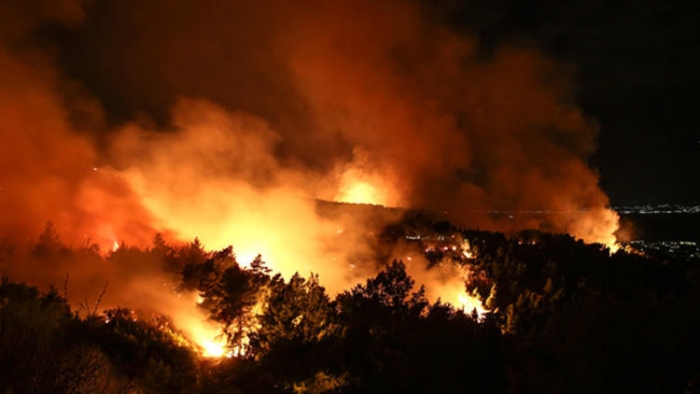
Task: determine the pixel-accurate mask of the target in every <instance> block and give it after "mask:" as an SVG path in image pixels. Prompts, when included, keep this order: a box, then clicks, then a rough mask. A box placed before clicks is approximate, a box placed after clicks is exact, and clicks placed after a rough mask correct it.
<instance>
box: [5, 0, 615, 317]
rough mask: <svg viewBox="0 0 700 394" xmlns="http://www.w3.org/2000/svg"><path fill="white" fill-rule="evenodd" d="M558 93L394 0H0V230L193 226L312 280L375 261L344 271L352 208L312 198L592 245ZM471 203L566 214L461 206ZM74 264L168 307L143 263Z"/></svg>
mask: <svg viewBox="0 0 700 394" xmlns="http://www.w3.org/2000/svg"><path fill="white" fill-rule="evenodd" d="M56 24H63V25H67V26H69V28H67V27H66V28H57V27H56ZM48 25H51V26H53V27H54V28H56V29H59V30H60V31H61V32H62V34H63V36H62V37H63V38H61V40H57V42H56V43H52V42H51V39H50V37H49V38H47V37H46V36H41V35H40V34H39V33H38V32H37V28H39V27H44V26H48ZM35 38H36V40H35ZM38 38H41V39H38ZM47 41H49V43H48V44H47ZM53 44H55V47H53V48H52V49H51V50H46V47H47V46H51V45H53ZM52 54H60V55H61V56H52ZM88 92H89V93H88ZM572 97H573V87H572V86H571V85H570V83H569V80H568V78H567V76H566V75H564V74H563V73H562V72H561V67H560V65H558V64H556V63H555V62H553V61H551V60H549V59H547V58H545V57H543V56H542V55H540V54H538V53H537V52H535V51H533V50H530V49H527V48H516V47H502V48H496V49H495V50H494V51H493V53H490V54H489V55H488V56H484V54H482V53H480V51H479V42H478V40H476V39H475V38H473V37H468V36H464V35H461V34H457V33H455V32H453V31H451V30H449V29H448V28H446V27H444V26H443V25H441V24H440V23H439V22H438V21H435V20H432V19H430V18H429V17H427V16H425V14H424V13H423V12H422V10H421V7H420V6H419V5H418V4H417V3H414V2H411V1H403V0H402V1H398V0H397V1H393V0H387V1H354V0H353V1H350V0H347V1H332V2H329V1H309V2H303V3H301V4H297V3H291V2H285V1H260V2H249V1H228V0H227V1H224V0H209V1H203V2H191V1H184V0H175V1H168V2H166V3H165V5H164V4H162V3H156V2H145V1H144V2H123V1H119V0H101V1H96V2H90V3H89V4H87V5H86V6H84V7H83V4H82V2H80V1H60V0H51V1H49V0H47V1H37V2H20V1H14V2H13V1H10V2H3V3H2V4H1V5H0V166H1V168H2V169H3V170H2V173H1V174H0V210H1V211H0V212H1V213H2V215H1V219H0V231H1V232H2V236H3V237H10V238H15V239H16V240H21V241H25V240H27V239H28V238H31V237H36V235H37V234H38V233H39V232H40V231H41V228H42V227H43V225H44V223H46V222H47V221H49V220H51V221H53V222H54V224H55V225H56V228H57V230H58V231H59V233H60V235H61V237H62V239H63V240H64V241H66V242H68V243H70V244H73V245H80V244H87V243H92V242H95V243H97V244H98V245H100V246H101V247H102V248H103V250H105V249H108V248H112V247H113V245H114V243H115V242H117V243H120V242H121V241H126V242H127V244H136V245H146V244H148V243H149V242H150V240H151V239H152V237H153V234H154V233H155V232H156V231H160V232H165V233H166V234H168V238H169V239H170V238H174V239H177V240H182V241H190V240H192V239H193V238H194V237H199V238H200V239H201V240H202V242H203V243H204V245H205V246H206V247H208V248H220V247H223V246H226V245H228V244H233V245H234V251H235V252H236V253H237V254H238V257H239V259H240V260H241V262H242V263H247V262H249V261H250V260H251V259H252V258H253V257H254V256H255V255H256V254H258V253H261V254H262V255H263V258H264V259H265V260H266V261H268V262H269V263H270V265H271V266H272V267H273V268H274V269H276V270H278V271H281V272H282V273H283V274H285V275H290V274H291V273H293V272H295V271H300V272H301V273H302V274H306V273H308V272H310V271H313V272H317V273H319V274H320V278H321V281H322V283H323V284H324V285H325V286H326V287H328V288H329V289H330V290H331V292H337V291H341V290H342V289H344V288H347V286H349V285H351V284H353V283H356V282H357V281H358V280H360V278H362V277H364V276H365V275H371V274H373V273H374V272H375V271H374V268H375V267H372V268H366V267H363V266H362V265H361V264H354V262H356V261H362V260H363V259H362V258H358V257H357V256H369V255H371V251H370V250H369V248H370V247H369V246H368V245H366V243H365V242H363V241H362V239H363V235H365V232H366V229H365V228H364V226H363V225H364V222H365V219H366V218H364V217H349V216H347V215H346V216H343V217H341V218H340V219H331V218H327V217H319V215H317V213H316V209H317V208H316V204H315V202H314V199H324V200H339V201H348V202H365V203H378V204H384V205H390V206H400V207H406V208H411V207H416V208H428V209H431V210H435V211H437V212H443V211H447V212H448V214H449V215H450V216H449V218H450V219H451V220H454V221H456V222H458V223H459V224H463V225H468V226H479V227H480V228H482V229H494V230H501V231H515V230H519V229H523V228H540V229H543V230H547V231H553V232H567V233H570V234H572V235H574V236H576V237H578V238H582V239H584V240H586V241H590V242H604V243H607V244H611V243H612V242H614V240H615V238H614V236H613V233H614V231H615V230H616V228H617V216H616V215H615V213H614V212H613V211H611V210H610V209H608V208H607V205H608V199H607V197H606V195H605V194H604V193H603V191H602V190H601V189H600V187H599V186H598V178H599V177H598V174H597V173H596V172H595V171H594V170H592V169H591V168H590V167H589V166H588V165H587V164H586V159H587V158H588V157H589V156H590V155H591V154H592V153H593V152H594V150H595V145H596V144H595V141H596V137H597V127H596V125H595V123H594V122H593V121H592V120H590V119H587V118H586V116H584V114H583V113H582V112H581V110H580V108H578V107H577V106H576V105H575V103H574V102H573V101H572ZM487 210H499V211H506V210H507V211H513V212H515V211H521V210H530V211H537V210H552V211H558V212H568V213H567V214H558V215H529V216H528V215H525V216H519V217H517V218H513V219H511V218H509V217H508V216H507V215H506V216H503V217H501V218H489V217H488V216H487V215H472V214H470V212H472V211H487ZM83 268H84V270H81V268H76V271H80V272H81V273H80V274H76V275H74V277H75V278H76V281H79V280H81V279H82V280H85V281H88V282H90V281H92V283H94V282H95V281H97V282H101V280H102V279H104V278H105V277H110V276H116V277H121V279H120V280H123V283H122V282H120V283H121V285H120V286H119V287H121V288H123V289H126V290H127V292H125V293H123V294H122V295H120V296H119V297H116V296H115V297H114V298H113V299H112V301H111V302H113V303H114V304H117V303H120V302H123V301H131V302H136V301H134V300H137V301H138V302H142V303H144V304H149V305H150V306H153V305H159V304H160V305H168V307H169V308H170V306H171V305H175V304H178V303H179V302H185V301H177V300H174V298H173V300H170V298H172V297H173V296H172V295H168V296H167V298H169V299H168V300H167V301H164V300H163V299H161V298H160V296H156V295H154V292H156V290H154V288H153V286H152V284H153V283H163V282H164V281H167V280H168V279H167V278H166V277H165V276H164V274H163V273H161V272H148V273H143V275H141V276H139V277H138V279H137V278H136V276H134V275H126V274H125V272H124V271H123V270H121V269H119V268H117V267H103V268H104V272H100V271H99V270H98V271H96V268H95V267H90V268H88V266H87V265H86V267H83ZM365 269H366V271H365ZM412 269H415V268H412ZM18 270H19V268H18ZM20 271H21V270H20ZM31 271H32V270H31V269H29V268H28V269H26V270H24V271H22V272H24V274H26V275H27V276H36V275H39V274H41V273H44V274H46V275H47V276H50V277H47V278H45V282H48V283H56V281H60V280H61V278H62V277H63V275H64V274H65V271H62V272H59V270H55V271H53V272H48V271H41V272H40V271H37V272H31ZM414 272H415V275H416V276H419V277H421V278H424V279H425V280H424V281H426V282H430V283H433V282H434V283H439V285H436V286H438V287H439V286H445V287H453V286H452V285H453V284H454V281H449V280H448V281H441V280H442V279H439V280H438V279H435V278H434V276H433V275H432V274H427V273H422V272H421V271H420V270H419V269H415V271H414ZM85 291H86V292H87V291H89V290H87V289H86V290H85ZM429 291H432V290H430V289H429ZM120 297H124V299H122V298H120ZM453 298H454V297H453ZM127 299H128V300H127ZM186 301H187V302H189V301H191V300H186ZM189 303H190V304H191V302H189ZM172 308H175V307H172ZM172 308H171V309H172ZM175 309H178V308H175ZM178 310H179V309H178ZM188 319H189V317H188Z"/></svg>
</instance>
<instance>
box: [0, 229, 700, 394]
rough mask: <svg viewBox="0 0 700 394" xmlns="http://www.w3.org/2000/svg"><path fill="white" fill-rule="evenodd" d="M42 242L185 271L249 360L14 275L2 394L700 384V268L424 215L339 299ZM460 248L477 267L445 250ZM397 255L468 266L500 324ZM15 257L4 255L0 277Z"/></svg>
mask: <svg viewBox="0 0 700 394" xmlns="http://www.w3.org/2000/svg"><path fill="white" fill-rule="evenodd" d="M47 231H49V234H44V235H42V238H40V239H39V241H38V242H37V245H35V246H34V247H33V250H32V254H33V258H34V259H38V260H45V261H46V263H47V264H48V263H50V262H51V261H52V260H53V259H58V258H60V259H63V260H70V259H73V258H75V259H77V258H81V259H84V258H85V256H86V254H91V256H92V257H91V258H94V259H96V261H99V260H101V259H111V260H115V261H118V262H120V263H123V264H129V262H130V261H138V262H144V261H147V262H149V263H148V264H158V265H159V267H158V269H164V270H166V271H167V272H175V273H177V275H176V277H177V278H178V279H177V281H178V282H179V283H178V289H179V291H183V292H184V291H188V290H196V291H197V292H199V294H200V295H201V297H202V299H203V302H202V304H201V307H202V308H205V309H206V310H207V311H208V313H209V315H210V316H211V319H213V320H215V321H217V322H218V323H220V324H221V327H222V329H223V330H224V332H225V333H226V336H227V339H228V343H229V346H230V347H231V349H233V350H235V351H236V352H240V353H243V354H240V355H239V356H237V357H232V358H221V359H207V358H202V357H199V356H198V354H197V352H196V350H195V349H194V348H193V347H192V346H190V345H188V344H187V342H186V341H183V339H182V336H181V335H180V334H179V333H178V331H177V327H173V325H172V324H171V323H170V322H169V320H168V318H167V316H163V317H159V318H149V319H145V320H143V319H138V318H137V317H135V316H134V314H133V313H132V312H131V311H130V310H128V309H110V310H106V311H97V310H90V309H89V308H82V309H80V308H78V309H76V308H73V309H71V308H70V307H69V305H68V303H67V301H66V300H65V298H64V296H63V295H61V292H60V291H59V290H56V289H50V290H47V291H44V292H42V291H39V290H37V289H36V288H34V287H32V286H30V285H27V284H23V283H16V282H13V281H12V280H10V279H8V278H5V279H3V280H2V283H0V392H3V393H4V392H12V393H49V392H50V393H95V392H100V393H130V392H145V393H152V392H153V393H269V392H280V393H287V392H290V393H291V392H298V393H322V392H327V393H374V392H376V393H380V392H381V393H385V392H397V393H399V392H416V393H452V392H454V393H463V392H477V393H490V392H498V393H530V392H531V393H592V392H635V393H643V392H655V393H656V392H693V391H694V390H697V388H698V384H700V367H699V366H700V343H699V341H700V335H698V333H700V314H698V310H700V309H699V308H700V291H698V289H699V286H700V269H699V266H698V261H693V260H689V259H687V258H685V259H676V258H674V257H673V256H655V257H645V256H641V255H638V254H633V253H626V252H618V253H615V254H612V255H610V253H609V251H608V250H607V249H606V248H604V247H602V246H600V245H585V244H583V243H581V242H577V241H575V240H573V239H571V238H570V237H568V236H565V235H552V234H544V233H539V232H523V233H520V234H518V235H515V236H512V237H506V236H504V235H502V234H499V233H487V232H479V231H474V230H459V229H455V228H453V227H452V226H451V225H449V224H448V223H431V222H428V221H425V220H421V219H420V218H416V217H414V218H407V219H404V221H402V222H401V223H399V224H396V225H393V226H389V227H387V228H385V229H384V230H383V231H382V232H380V233H378V234H377V235H374V237H375V238H374V239H375V241H376V244H377V255H376V258H377V259H378V262H379V263H382V264H384V268H383V270H382V271H381V272H380V273H379V274H378V275H376V276H375V277H373V278H371V279H369V280H367V281H366V282H365V283H364V284H362V285H359V286H357V287H355V288H353V289H350V290H348V291H346V292H344V293H341V294H340V295H338V296H337V297H335V298H334V299H331V298H330V297H329V296H328V295H327V294H326V292H325V290H324V288H323V287H322V286H321V285H320V284H319V282H318V280H317V278H316V277H314V276H310V277H308V278H304V277H302V276H299V275H296V276H294V277H292V278H290V279H289V280H284V279H282V278H281V277H279V276H277V275H272V274H271V273H270V272H269V270H268V269H267V268H266V267H265V264H264V263H263V261H262V260H261V259H256V260H255V261H254V262H253V263H252V264H250V265H249V266H248V267H247V268H243V267H241V266H240V265H239V264H238V263H237V262H236V258H235V254H234V253H233V250H232V249H231V248H228V249H224V250H221V251H214V252H208V251H205V250H203V248H202V246H201V245H200V244H199V243H198V242H197V241H195V242H193V243H192V244H190V245H186V246H181V247H174V246H169V245H167V244H166V243H165V242H164V241H163V239H162V238H160V237H156V240H155V242H154V245H153V246H152V247H151V248H147V249H145V250H143V249H138V248H129V247H125V246H123V247H122V248H120V249H119V250H117V251H115V252H112V253H110V254H108V255H106V256H104V255H102V254H99V253H98V251H97V250H95V249H94V248H92V249H91V248H84V249H80V250H73V249H70V248H66V247H64V246H61V245H60V243H58V242H57V238H55V237H54V236H53V235H52V234H51V233H50V232H51V229H47ZM407 239H408V240H410V241H407ZM455 239H459V240H460V242H462V241H463V240H466V241H467V242H468V243H469V245H470V246H471V251H472V252H473V253H472V256H465V255H463V254H460V253H457V252H455V251H453V250H452V249H451V248H449V247H440V245H442V244H444V245H449V244H450V242H454V241H453V240H455ZM399 242H412V243H413V245H414V246H415V247H416V248H417V250H421V251H424V253H425V254H426V255H427V258H428V260H429V261H431V262H432V263H433V264H435V265H438V264H457V265H462V266H465V267H467V268H469V269H470V270H471V271H472V272H473V273H474V275H472V276H471V278H472V279H471V280H469V281H468V283H466V286H467V288H468V290H469V291H470V292H474V293H476V294H479V296H480V298H481V299H483V300H484V302H485V304H486V306H487V308H488V309H489V310H491V311H492V312H491V313H488V314H486V315H484V316H482V317H479V316H477V315H476V313H474V312H471V311H466V313H465V312H463V311H461V310H457V309H455V308H453V307H452V306H450V305H448V304H443V303H440V302H437V303H430V302H428V300H427V299H426V297H425V295H424V292H423V290H422V289H421V288H416V287H415V286H414V281H413V280H412V279H411V278H410V277H409V276H408V275H407V273H406V270H405V266H404V264H403V263H402V262H400V261H393V262H382V261H381V259H382V258H383V257H382V256H385V255H386V253H384V252H383V251H384V247H386V248H390V246H391V245H394V244H396V243H399ZM441 243H442V244H441ZM436 245H437V247H436ZM18 253H19V252H17V251H16V249H15V248H13V247H10V246H9V245H7V244H5V245H4V246H3V251H2V255H1V256H2V257H1V259H2V260H1V262H2V266H8V264H12V263H13V259H15V258H16V255H17V254H18ZM125 307H128V306H127V305H125Z"/></svg>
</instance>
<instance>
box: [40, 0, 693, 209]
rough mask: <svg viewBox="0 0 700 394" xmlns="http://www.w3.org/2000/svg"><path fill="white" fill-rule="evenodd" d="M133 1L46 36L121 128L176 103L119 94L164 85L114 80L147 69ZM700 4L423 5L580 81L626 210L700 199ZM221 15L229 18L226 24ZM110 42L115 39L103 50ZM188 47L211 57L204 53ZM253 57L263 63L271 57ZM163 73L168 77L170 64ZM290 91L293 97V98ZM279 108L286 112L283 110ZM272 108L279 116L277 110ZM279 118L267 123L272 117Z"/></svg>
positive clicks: (594, 162) (506, 0)
mask: <svg viewBox="0 0 700 394" xmlns="http://www.w3.org/2000/svg"><path fill="white" fill-rule="evenodd" d="M126 4H129V2H111V1H104V2H102V1H100V2H96V3H94V4H92V6H91V7H88V8H87V10H88V18H86V20H85V21H84V23H82V24H81V25H80V26H79V27H77V28H72V29H67V30H66V29H63V28H59V29H58V30H53V29H49V30H47V31H44V32H42V34H44V36H45V37H46V38H48V40H49V41H51V42H57V43H58V45H57V50H58V51H59V58H60V59H61V62H62V64H63V67H64V68H65V70H66V71H67V73H68V74H69V75H71V76H73V77H74V78H77V79H78V80H80V81H81V82H82V83H83V84H84V86H85V87H86V88H87V90H88V91H89V92H90V93H91V94H92V95H94V96H96V97H97V98H98V99H99V100H100V101H101V102H102V103H103V105H104V106H105V108H106V111H107V115H108V119H110V120H112V121H115V122H119V121H121V120H124V119H130V118H133V117H134V116H136V115H138V113H139V112H140V111H146V112H148V113H149V114H150V115H151V116H154V117H155V118H156V119H158V117H159V116H161V117H165V116H166V115H165V114H164V113H161V114H160V115H159V111H163V110H164V109H165V108H168V106H169V105H170V104H171V103H170V102H168V97H170V96H171V93H173V92H162V94H161V95H159V94H151V95H149V96H144V97H141V96H133V97H129V96H128V95H127V94H125V93H124V92H123V91H121V90H120V89H127V88H128V86H129V85H130V84H138V85H139V86H147V85H149V84H150V83H154V82H152V81H154V80H157V79H158V78H167V76H161V75H149V74H148V73H147V72H146V73H144V74H143V75H142V77H141V78H142V79H141V80H137V81H134V80H130V81H127V80H126V78H124V79H123V80H120V81H119V82H116V83H115V79H114V78H115V76H116V77H119V76H120V75H133V74H132V73H129V71H128V70H127V71H122V70H120V69H121V68H124V69H128V68H133V69H137V68H139V67H142V66H143V68H144V69H148V66H147V65H140V64H139V62H138V59H139V57H138V50H134V49H133V47H131V48H129V47H122V46H121V43H122V42H128V41H132V42H133V41H138V40H140V39H141V37H140V32H139V31H134V30H132V29H131V28H130V26H132V25H133V24H138V23H141V22H143V21H141V22H139V21H138V19H139V18H140V16H139V14H129V15H130V18H132V19H134V20H133V21H131V22H128V23H124V21H123V20H121V19H119V18H118V16H119V15H122V14H124V10H123V9H124V8H126V7H128V5H126ZM698 4H699V3H698V2H695V1H684V0H668V1H641V0H633V1H602V0H600V1H590V0H587V1H566V2H562V1H545V0H539V1H534V0H533V1H522V0H518V1H514V0H496V1H489V0H474V1H458V0H445V1H438V2H434V1H426V2H425V4H424V9H425V13H426V14H427V15H430V18H435V19H437V20H440V21H441V23H442V24H444V25H446V26H449V28H450V29H452V30H455V31H461V32H463V33H464V34H465V35H474V36H476V37H478V38H479V40H478V43H479V46H480V50H481V52H482V53H483V56H484V57H488V56H489V54H490V52H491V51H492V50H493V48H498V47H500V46H503V45H515V46H525V47H529V48H536V49H537V50H539V51H541V52H544V53H546V54H547V55H548V56H550V57H552V58H554V59H556V60H558V61H560V62H561V64H562V68H563V69H566V70H569V71H570V72H571V74H572V76H573V79H574V81H575V94H576V101H577V103H578V105H579V106H581V107H582V108H583V110H584V112H585V113H586V114H587V115H589V116H592V117H593V118H594V119H596V120H597V122H598V124H599V128H600V134H599V138H598V141H599V148H598V150H597V152H596V153H595V154H594V155H593V156H592V157H591V158H590V164H591V166H592V167H593V168H594V169H597V170H598V171H599V172H600V174H601V185H602V187H603V189H604V190H605V191H606V192H607V193H608V194H609V196H610V199H611V203H612V204H613V205H623V204H634V203H664V202H668V203H692V202H698V201H700V171H699V170H700V135H699V133H698V131H699V130H700V122H698V118H697V115H696V107H697V104H698V100H697V98H696V92H697V91H698V88H700V78H699V77H698V75H697V72H698V70H700V51H698V48H699V45H698V44H699V42H698V38H700V34H698V28H697V27H696V25H697V24H698V21H699V20H700V5H698ZM235 11H236V10H231V12H235ZM144 15H150V16H149V17H152V15H154V14H153V13H147V14H144ZM157 15H159V16H158V18H157V20H152V21H146V22H147V23H150V22H152V23H153V24H155V25H158V24H167V23H168V21H169V20H170V16H169V11H168V9H167V7H165V8H164V9H163V10H162V13H159V14H157ZM195 17H196V16H195ZM115 18H116V20H115ZM176 18H177V17H176ZM221 18H222V21H225V19H226V15H225V14H223V15H222V16H221ZM186 28H187V27H186V26H185V27H183V29H185V30H186ZM238 28H239V29H240V30H239V33H240V34H242V35H244V34H247V32H248V30H247V29H246V26H238ZM206 34H209V35H210V39H211V45H212V48H213V49H212V51H214V52H215V51H216V46H217V40H218V39H219V38H220V37H217V32H216V29H215V28H212V29H211V31H207V32H206ZM146 36H147V37H150V38H147V39H149V40H153V41H149V42H144V44H143V46H142V47H138V46H137V48H141V49H142V50H147V48H148V46H149V45H150V46H155V45H159V42H158V41H157V39H154V38H153V36H152V35H151V36H149V35H148V34H146ZM105 37H108V38H109V40H107V41H105V40H104V38H105ZM227 40H229V39H227ZM183 45H185V44H184V43H183ZM143 48H146V49H143ZM192 50H193V51H194V52H195V53H200V54H201V53H207V52H206V50H202V49H201V48H193V49H192ZM120 51H122V52H123V53H124V57H130V58H132V61H130V62H128V63H125V64H119V63H111V62H110V60H109V59H110V57H109V56H106V55H104V53H106V52H114V53H119V52H120ZM202 51H203V52H202ZM256 54H258V55H259V56H265V52H264V51H258V52H256ZM110 56H112V55H110ZM116 58H119V56H117V57H116ZM134 58H135V59H136V60H133V59H134ZM146 58H147V57H146ZM239 60H240V59H236V58H235V55H231V57H230V58H227V59H222V64H224V66H217V67H219V68H217V67H214V68H213V69H210V70H207V69H204V70H202V69H201V68H198V66H197V65H196V64H195V65H193V64H179V65H178V64H173V65H172V66H171V67H170V68H171V69H177V70H178V71H179V72H182V73H201V72H211V73H219V72H221V71H222V69H225V68H226V67H225V64H226V62H239ZM204 63H206V62H204ZM243 63H245V61H243ZM251 64H257V63H251ZM162 66H164V67H165V68H168V65H167V64H165V65H162ZM154 69H157V68H154ZM161 69H163V67H161ZM105 70H107V72H105ZM236 72H238V73H240V75H239V78H238V81H241V82H240V83H244V84H249V85H251V86H259V87H261V88H262V89H265V87H266V86H271V85H274V86H275V91H276V92H280V91H284V89H280V88H279V87H280V85H284V83H283V82H280V81H275V80H270V79H271V77H270V76H269V75H270V74H264V75H265V76H263V77H261V76H260V75H261V74H260V73H256V72H251V73H250V78H247V77H246V66H241V67H238V68H236ZM121 73H123V74H121ZM273 75H274V74H273ZM272 78H274V77H272ZM132 79H133V78H132ZM125 86H126V87H125ZM180 87H181V88H182V86H180ZM154 89H155V88H154ZM242 89H244V90H245V89H246V87H245V86H244V87H242ZM146 90H147V89H146ZM215 90H216V88H215V87H212V86H209V85H207V86H198V85H197V82H196V81H195V82H192V83H191V84H189V85H187V86H185V89H184V93H185V94H198V93H201V94H204V95H207V96H211V97H217V95H218V96H219V97H221V96H224V95H225V93H224V92H216V91H215ZM293 94H294V93H293V92H291V89H290V95H291V96H293ZM231 100H232V101H231V102H230V103H224V104H226V105H230V106H235V107H239V108H243V109H245V110H248V111H252V112H261V111H262V112H264V111H266V110H268V111H270V112H271V114H272V113H274V114H276V115H274V116H279V115H278V114H284V113H285V111H286V110H291V111H295V110H297V109H295V108H286V107H285V106H289V105H290V104H287V103H289V102H294V100H278V101H275V100H269V99H266V98H265V97H264V96H262V97H252V98H250V100H249V101H248V102H244V100H243V99H240V98H239V99H235V98H234V99H231ZM266 100H268V101H266ZM281 102H284V103H286V104H284V105H282V106H281V107H280V105H281V104H279V103H281ZM271 107H275V108H274V110H269V109H270V108H271ZM271 114H263V115H265V116H267V117H268V118H270V116H273V115H271ZM282 117H284V116H282ZM289 121H290V122H294V121H295V120H289ZM280 122H281V123H284V122H285V120H284V119H282V120H280Z"/></svg>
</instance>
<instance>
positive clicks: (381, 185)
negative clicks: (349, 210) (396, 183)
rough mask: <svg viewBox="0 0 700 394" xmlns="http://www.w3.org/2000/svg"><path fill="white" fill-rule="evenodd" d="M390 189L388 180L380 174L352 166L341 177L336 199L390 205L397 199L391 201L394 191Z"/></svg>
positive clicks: (352, 202) (353, 202) (356, 202)
mask: <svg viewBox="0 0 700 394" xmlns="http://www.w3.org/2000/svg"><path fill="white" fill-rule="evenodd" d="M389 190H390V188H389V187H387V182H386V181H385V180H383V179H381V177H380V176H379V175H377V174H370V173H367V172H365V171H362V170H360V169H356V168H350V169H348V170H347V171H345V173H343V175H342V177H341V182H340V186H339V189H338V193H337V194H336V196H335V201H337V202H345V203H351V204H373V205H384V206H390V205H392V203H393V204H395V201H391V198H392V196H391V194H392V193H390V191H389Z"/></svg>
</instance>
